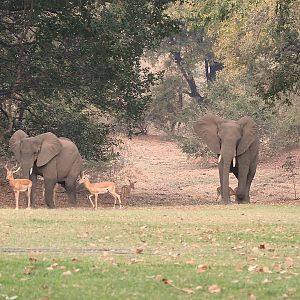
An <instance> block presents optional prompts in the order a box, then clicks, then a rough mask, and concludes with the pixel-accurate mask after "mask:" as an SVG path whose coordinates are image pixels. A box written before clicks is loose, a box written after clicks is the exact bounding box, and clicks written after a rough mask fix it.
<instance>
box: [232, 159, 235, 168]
mask: <svg viewBox="0 0 300 300" xmlns="http://www.w3.org/2000/svg"><path fill="white" fill-rule="evenodd" d="M232 165H233V167H235V165H236V159H235V157H233V160H232Z"/></svg>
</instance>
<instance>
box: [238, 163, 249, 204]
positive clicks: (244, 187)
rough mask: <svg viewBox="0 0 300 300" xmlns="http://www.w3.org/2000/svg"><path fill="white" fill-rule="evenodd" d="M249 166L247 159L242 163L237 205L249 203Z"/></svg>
mask: <svg viewBox="0 0 300 300" xmlns="http://www.w3.org/2000/svg"><path fill="white" fill-rule="evenodd" d="M248 174H249V164H248V162H247V159H245V160H244V161H241V162H240V169H239V178H238V188H237V191H236V196H235V197H236V201H237V203H248V202H249V187H248Z"/></svg>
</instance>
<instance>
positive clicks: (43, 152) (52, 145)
mask: <svg viewBox="0 0 300 300" xmlns="http://www.w3.org/2000/svg"><path fill="white" fill-rule="evenodd" d="M37 138H38V139H40V140H41V141H42V146H41V149H40V152H39V154H38V157H37V162H36V165H37V166H38V167H41V166H44V165H45V164H47V163H48V162H49V161H50V160H51V159H52V158H53V157H54V156H56V155H57V154H58V153H59V152H60V151H61V149H62V144H61V142H60V141H59V139H58V137H57V136H56V135H55V134H53V133H51V132H47V133H44V134H41V135H39V136H37Z"/></svg>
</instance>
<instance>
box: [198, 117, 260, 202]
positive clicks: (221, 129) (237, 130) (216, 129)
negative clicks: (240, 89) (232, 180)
mask: <svg viewBox="0 0 300 300" xmlns="http://www.w3.org/2000/svg"><path fill="white" fill-rule="evenodd" d="M194 130H195V132H196V134H197V135H198V136H199V137H201V138H202V139H203V140H204V141H205V143H206V144H207V145H208V147H209V148H210V150H212V151H213V152H214V153H216V154H217V155H218V156H219V172H220V182H221V187H222V199H223V201H224V202H228V201H230V200H229V191H228V187H229V171H230V168H231V169H236V170H237V171H236V173H235V172H234V173H235V175H236V174H238V166H236V160H237V163H239V157H240V156H241V155H243V154H244V153H245V152H246V151H248V149H249V147H250V145H251V144H252V143H253V142H254V141H255V140H256V139H257V136H258V129H257V126H256V123H255V122H254V121H253V120H252V119H251V118H250V117H243V118H241V119H240V120H238V121H232V120H225V119H222V118H220V117H218V116H215V115H211V114H207V115H205V116H204V117H203V118H202V119H200V120H199V121H197V122H195V123H194Z"/></svg>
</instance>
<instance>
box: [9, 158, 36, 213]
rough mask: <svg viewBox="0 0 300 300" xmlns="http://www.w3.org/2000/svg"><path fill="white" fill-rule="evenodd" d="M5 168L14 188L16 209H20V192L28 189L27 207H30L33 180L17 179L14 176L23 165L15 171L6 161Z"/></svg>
mask: <svg viewBox="0 0 300 300" xmlns="http://www.w3.org/2000/svg"><path fill="white" fill-rule="evenodd" d="M15 167H17V165H15ZM15 167H14V168H15ZM4 168H5V169H6V171H7V174H6V179H7V180H8V182H9V185H10V186H11V187H12V189H13V191H14V193H15V199H16V209H19V195H20V192H26V191H27V193H28V206H27V208H30V192H31V187H32V181H31V180H29V179H15V178H14V175H13V174H14V173H17V172H18V171H19V170H20V168H21V167H19V168H18V169H17V170H15V171H13V168H12V169H9V168H8V167H7V163H6V165H5V166H4Z"/></svg>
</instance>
